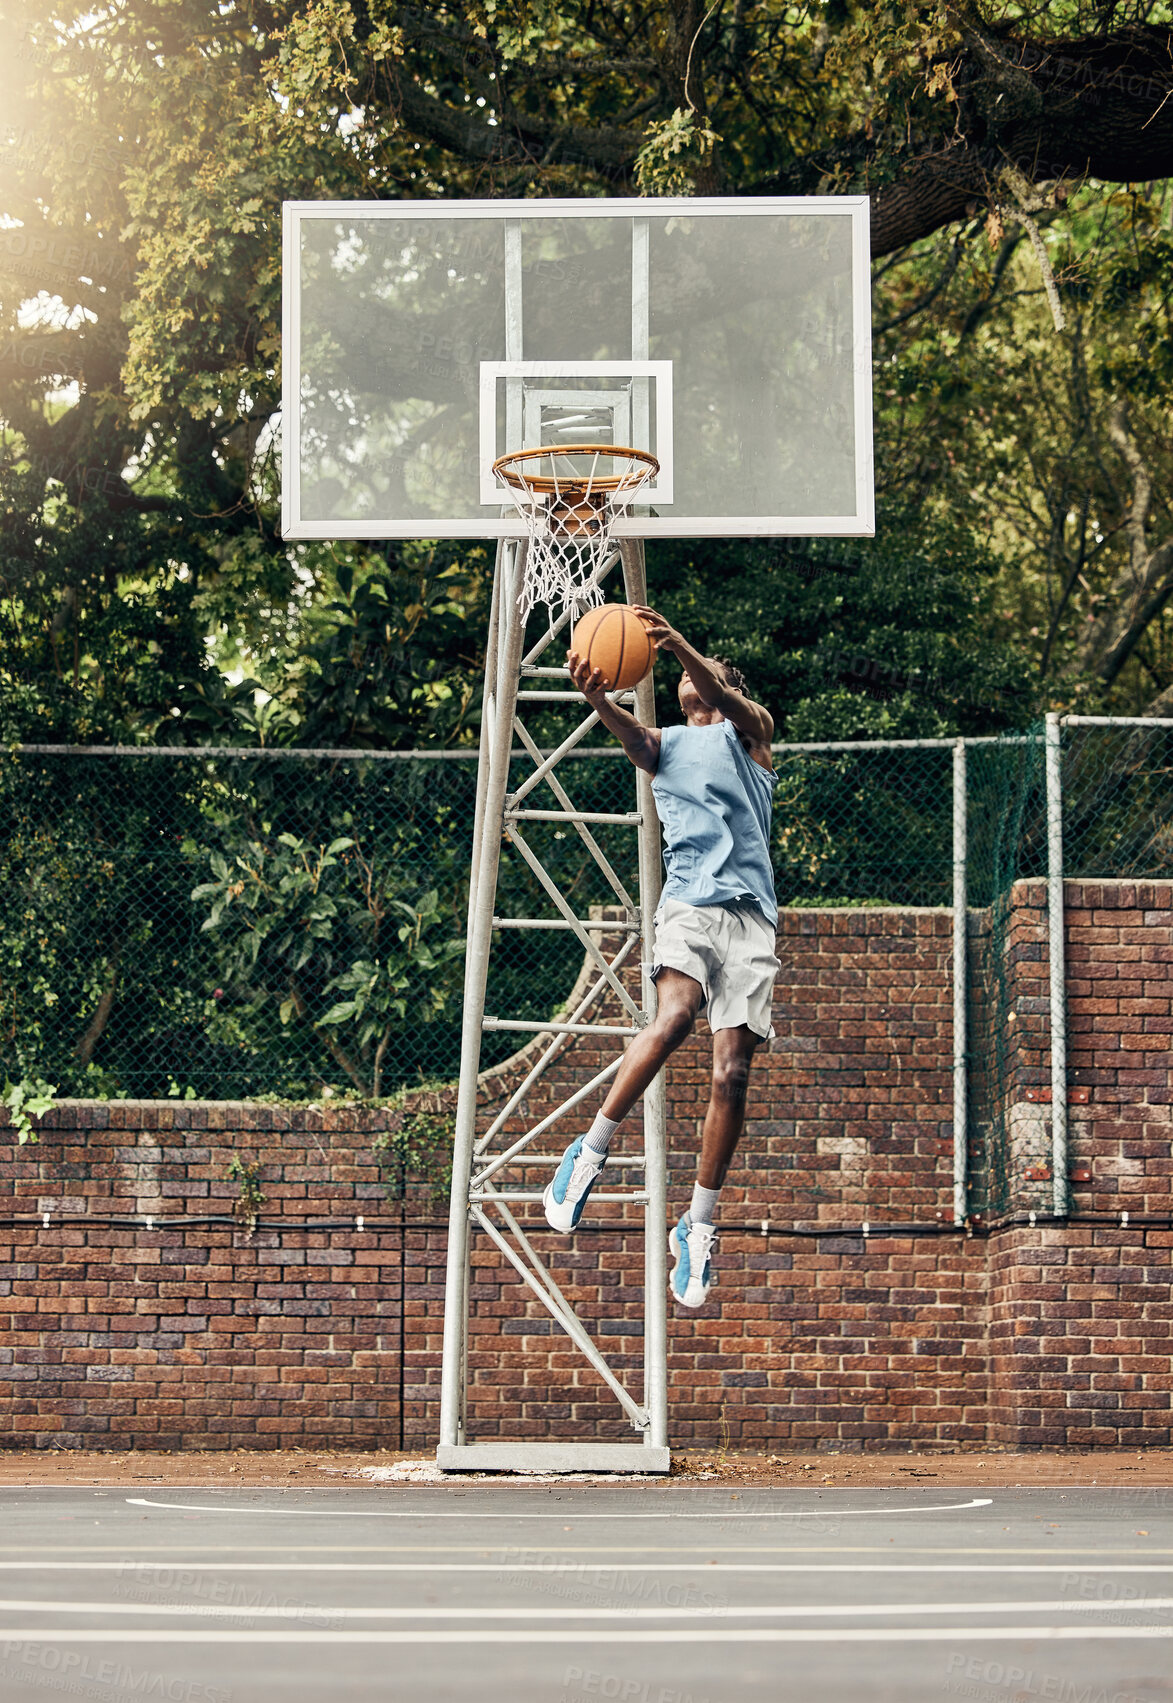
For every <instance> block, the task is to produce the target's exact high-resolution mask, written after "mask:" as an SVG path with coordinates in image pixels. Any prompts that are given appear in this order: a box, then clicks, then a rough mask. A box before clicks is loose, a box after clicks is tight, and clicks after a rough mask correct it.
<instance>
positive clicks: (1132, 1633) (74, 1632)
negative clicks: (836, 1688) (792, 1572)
mask: <svg viewBox="0 0 1173 1703" xmlns="http://www.w3.org/2000/svg"><path fill="white" fill-rule="evenodd" d="M49 1635H52V1637H53V1638H55V1639H57V1640H60V1641H66V1640H68V1641H69V1642H70V1643H73V1644H280V1645H281V1646H282V1648H284V1649H289V1648H290V1647H291V1646H296V1645H302V1644H330V1645H335V1646H336V1645H339V1644H430V1645H431V1646H432V1647H433V1648H435V1645H436V1634H435V1632H434V1631H428V1632H424V1631H420V1632H409V1631H395V1632H382V1631H370V1632H360V1631H353V1632H294V1631H290V1630H288V1629H287V1628H282V1630H281V1631H279V1632H258V1631H248V1632H245V1631H230V1632H220V1631H215V1632H212V1631H200V1632H187V1631H183V1630H178V1631H177V1630H173V1629H171V1628H167V1627H160V1628H158V1629H157V1630H154V1629H141V1628H139V1629H134V1630H120V1631H109V1630H100V1631H93V1632H90V1631H86V1630H85V1628H83V1627H62V1626H53V1627H45V1626H34V1627H25V1626H16V1627H8V1626H0V1642H4V1643H13V1644H20V1643H37V1644H43V1643H44V1641H45V1639H46V1637H47V1636H49ZM573 1636H574V1634H572V1633H570V1632H569V1631H568V1630H567V1629H566V1628H565V1627H559V1628H558V1629H556V1630H553V1629H552V1630H551V1631H549V1632H541V1631H512V1630H511V1631H495V1630H494V1629H493V1628H492V1627H491V1626H483V1627H480V1628H478V1629H475V1630H471V1629H470V1630H464V1629H462V1628H458V1627H454V1628H453V1629H452V1630H451V1631H446V1632H445V1633H444V1639H443V1642H444V1644H445V1645H448V1644H479V1645H485V1644H557V1645H560V1646H561V1647H562V1648H563V1649H565V1648H566V1647H567V1643H568V1640H569V1639H570V1638H571V1637H573ZM959 1638H963V1639H965V1640H966V1642H967V1643H1000V1644H1005V1643H1011V1644H1013V1643H1022V1642H1025V1641H1026V1640H1028V1639H1046V1640H1048V1641H1050V1642H1067V1641H1078V1640H1081V1639H1082V1640H1086V1641H1090V1640H1093V1639H1094V1640H1103V1639H1121V1638H1130V1639H1137V1638H1149V1639H1151V1638H1162V1639H1171V1638H1173V1626H931V1627H910V1626H835V1627H827V1628H826V1629H825V1630H820V1629H819V1628H818V1627H814V1626H809V1627H808V1626H803V1627H798V1626H785V1627H782V1626H761V1627H753V1626H747V1627H744V1628H742V1629H734V1628H732V1627H730V1628H725V1627H719V1626H706V1627H704V1628H703V1629H701V1628H697V1629H694V1628H692V1627H688V1626H672V1627H661V1628H659V1629H652V1628H650V1627H649V1628H640V1629H639V1630H638V1631H633V1630H632V1629H631V1628H629V1627H596V1628H594V1629H593V1630H591V1631H589V1632H587V1631H586V1630H584V1631H582V1632H580V1633H578V1634H577V1643H578V1644H579V1645H582V1644H583V1643H589V1644H826V1643H830V1642H834V1643H835V1644H950V1643H955V1642H956V1641H957V1639H959Z"/></svg>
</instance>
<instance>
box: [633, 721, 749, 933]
mask: <svg viewBox="0 0 1173 1703" xmlns="http://www.w3.org/2000/svg"><path fill="white" fill-rule="evenodd" d="M777 780H778V777H777V775H776V774H775V773H774V771H773V770H772V769H763V768H762V765H761V764H760V763H755V762H754V760H753V758H752V757H751V756H750V755H749V753H748V752H747V751H746V749H745V747H744V746H743V745H742V743H741V740H740V739H739V738H738V737H737V729H736V728H735V727H734V725H733V723H732V722H731V721H718V722H713V723H712V724H711V725H710V726H708V727H666V728H664V730H663V732H662V733H661V734H660V761H659V764H658V765H657V768H656V773H655V775H654V776H653V777H652V792H653V794H654V795H655V800H656V809H657V811H658V812H659V816H660V821H661V823H662V824H663V828H664V867H665V870H666V871H667V879H666V881H665V882H664V894H663V896H664V898H665V899H679V900H681V901H682V902H683V903H684V904H686V905H728V904H732V903H733V902H734V901H735V900H737V899H750V900H752V901H753V903H754V904H755V905H757V907H758V909H759V910H760V911H761V912H762V914H763V916H764V917H765V918H766V920H767V922H769V924H770V925H771V927H773V926H775V925H776V923H777V920H778V904H777V900H776V899H775V897H774V870H773V865H772V863H771V860H770V807H771V804H772V802H773V796H774V787H775V784H776V783H777Z"/></svg>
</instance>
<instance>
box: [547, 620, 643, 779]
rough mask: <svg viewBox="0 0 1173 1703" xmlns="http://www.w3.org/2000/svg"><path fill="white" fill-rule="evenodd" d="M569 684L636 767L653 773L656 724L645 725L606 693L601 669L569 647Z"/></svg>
mask: <svg viewBox="0 0 1173 1703" xmlns="http://www.w3.org/2000/svg"><path fill="white" fill-rule="evenodd" d="M567 661H568V663H569V665H570V679H571V684H572V685H575V686H577V687H578V689H579V691H580V692H581V693H582V695H583V697H584V698H585V699H586V701H587V703H588V704H589V705H590V706H591V708H592V709H593V710H594V712H595V714H596V715H597V716H598V718H599V720H600V721H601V722H602V724H603V726H604V727H605V728H606V729H607V731H608V732H609V733H613V734H614V735H615V737H616V739H618V741H619V743H620V744H621V745H622V747H623V749H624V751H625V752H626V753H627V755H628V757H630V759H631V761H632V762H633V763H634V764H635V766H636V768H637V769H646V770H647V772H648V774H650V775H654V774H655V772H656V767H657V765H658V764H659V761H660V733H659V729H658V728H655V727H645V726H644V724H643V722H642V721H637V720H636V719H635V717H634V716H633V715H631V714H630V713H629V712H628V711H627V710H625V709H623V708H622V706H621V705H619V704H613V703H612V702H611V700H610V698H608V696H607V688H606V684H605V682H604V680H603V673H602V670H601V669H598V668H592V667H591V665H590V663H589V662H587V661H586V660H585V658H583V657H580V656H579V654H578V652H577V651H574V650H572V651H571V652H570V655H569V656H568V658H567Z"/></svg>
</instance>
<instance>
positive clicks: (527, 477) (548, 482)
mask: <svg viewBox="0 0 1173 1703" xmlns="http://www.w3.org/2000/svg"><path fill="white" fill-rule="evenodd" d="M552 455H595V456H604V455H605V456H608V457H615V456H618V455H625V456H627V457H628V459H629V460H630V461H632V462H634V463H636V467H635V468H629V469H628V470H627V471H626V472H624V473H570V474H567V476H566V477H565V478H563V477H562V475H561V474H559V473H526V472H525V471H524V470H521V469H519V468H518V467H517V466H516V465H515V464H516V463H517V462H525V461H535V460H537V459H538V458H539V457H542V456H552ZM640 464H642V466H643V467H644V468H645V469H646V471H644V472H643V473H642V475H641V476H640V478H639V479H638V480H636V479H635V478H634V475H635V472H636V470H637V468H638V466H639V465H640ZM659 471H660V463H659V462H658V461H657V460H656V457H655V456H654V455H651V454H649V452H648V451H647V450H644V449H628V448H626V447H625V446H624V445H621V444H609V443H605V444H604V443H575V444H563V445H561V446H560V447H558V448H554V447H549V448H546V449H515V450H514V451H513V452H512V453H511V454H509V455H499V456H498V457H497V459H496V461H495V462H494V463H493V472H494V474H495V475H496V476H497V478H498V479H504V481H505V483H506V484H507V485H511V486H512V487H513V489H514V490H515V491H533V492H536V493H537V494H538V495H540V496H556V497H558V498H559V499H562V500H574V499H576V498H582V497H586V498H588V499H589V498H591V497H593V496H595V495H596V494H597V495H600V496H606V495H607V494H608V493H609V492H611V491H618V490H622V489H625V488H626V487H627V486H628V485H629V484H632V483H636V484H642V483H643V482H644V480H645V479H650V478H654V477H655V475H656V474H657V473H658V472H659Z"/></svg>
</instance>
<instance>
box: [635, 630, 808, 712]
mask: <svg viewBox="0 0 1173 1703" xmlns="http://www.w3.org/2000/svg"><path fill="white" fill-rule="evenodd" d="M635 612H636V614H637V615H638V616H639V618H640V620H641V621H642V622H643V623H644V626H645V627H646V628H647V629H648V634H649V637H650V638H651V641H652V643H653V644H654V645H655V647H656V649H657V650H658V651H660V650H666V651H670V652H671V653H672V655H673V656H674V657H675V658H676V659H677V661H678V662H679V663H680V665H681V667H682V668H683V669H684V672H685V673H686V674H687V675H688V677H689V679H690V680H691V681H692V683H693V685H694V686H695V687H696V689H697V692H698V694H699V695H700V699H701V702H702V703H704V704H707V705H708V707H709V709H711V710H720V712H721V714H722V715H723V716H725V717H726V719H727V720H728V721H731V722H732V723H733V725H734V727H735V728H736V729H737V731H738V733H743V734H744V735H745V737H746V738H747V739H749V740H752V742H753V743H754V744H755V745H769V743H770V740H771V739H772V738H773V735H774V718H773V716H772V715H771V714H770V712H769V710H767V709H766V708H765V707H764V706H763V705H762V704H755V703H754V701H753V699H752V698H747V697H746V696H745V693H744V692H738V691H737V690H736V689H735V688H734V687H733V686H730V684H729V682H728V681H727V680H726V679H725V676H724V674H723V672H722V670H721V667H720V664H719V663H714V662H710V660H709V658H708V657H707V656H702V655H701V653H700V651H699V650H697V649H696V648H695V646H693V645H690V644H689V642H688V640H687V639H686V638H685V637H684V635H683V634H682V633H678V632H677V630H676V628H675V627H674V626H672V624H671V622H670V621H667V620H665V618H664V616H663V615H658V614H657V613H656V611H655V610H654V609H649V608H647V607H646V606H645V605H639V606H637V608H636V611H635Z"/></svg>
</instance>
